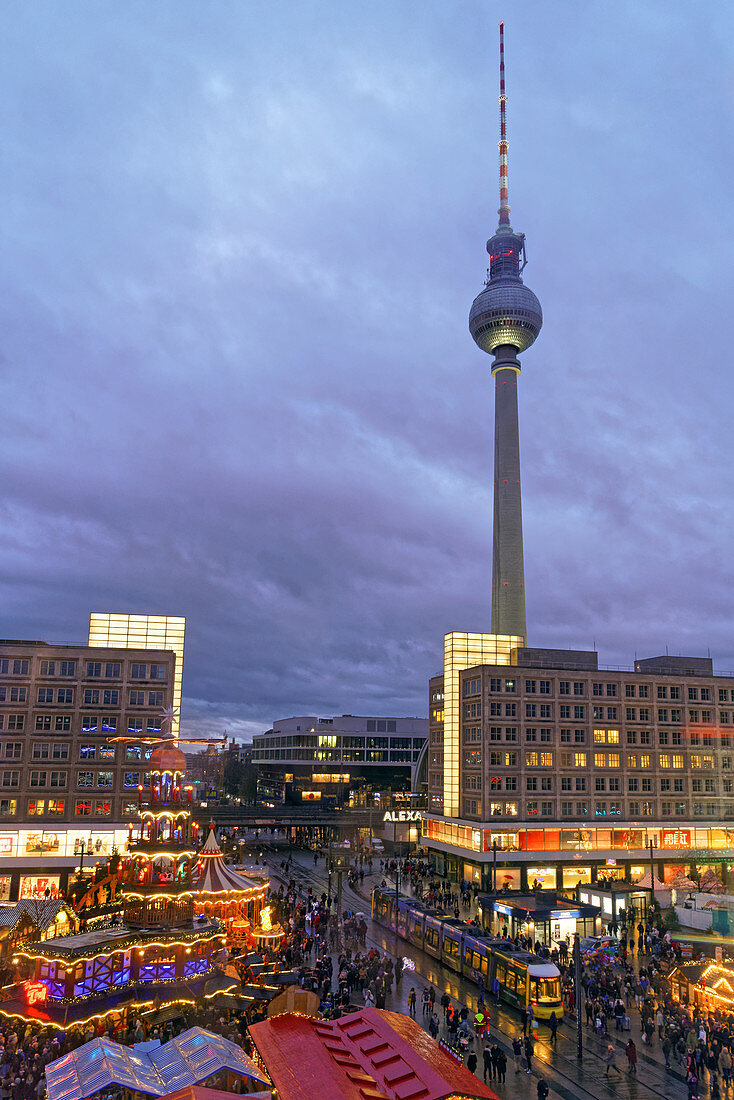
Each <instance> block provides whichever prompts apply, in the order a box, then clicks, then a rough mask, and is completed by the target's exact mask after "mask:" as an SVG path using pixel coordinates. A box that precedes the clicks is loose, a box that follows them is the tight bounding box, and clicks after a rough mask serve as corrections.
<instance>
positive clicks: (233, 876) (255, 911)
mask: <svg viewBox="0 0 734 1100" xmlns="http://www.w3.org/2000/svg"><path fill="white" fill-rule="evenodd" d="M197 869H198V873H199V878H198V880H197V883H196V887H195V892H194V904H195V908H196V912H197V913H205V914H206V915H207V916H208V917H215V918H216V919H217V920H219V921H221V922H222V923H223V924H225V925H226V928H227V939H228V942H229V946H230V947H239V946H245V945H246V946H249V947H252V946H254V942H255V941H254V937H253V934H252V930H253V929H254V928H255V927H256V926H257V925H258V923H259V920H260V913H261V910H262V906H263V899H264V897H265V895H266V893H267V892H268V888H269V884H268V883H267V882H254V881H253V880H252V879H249V878H245V876H244V875H240V874H238V873H237V872H236V871H234V870H233V869H232V868H231V867H228V866H227V864H226V863H225V862H224V854H223V853H222V850H221V848H220V847H219V845H218V843H217V838H216V836H215V835H214V826H213V825H210V827H209V836H208V837H207V840H206V844H205V845H204V847H203V848H202V849H201V851H200V852H199V860H198V865H197Z"/></svg>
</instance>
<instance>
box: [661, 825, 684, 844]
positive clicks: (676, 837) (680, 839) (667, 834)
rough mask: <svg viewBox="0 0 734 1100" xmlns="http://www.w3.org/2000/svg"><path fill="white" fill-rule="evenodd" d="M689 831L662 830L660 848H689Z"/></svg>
mask: <svg viewBox="0 0 734 1100" xmlns="http://www.w3.org/2000/svg"><path fill="white" fill-rule="evenodd" d="M690 846H691V830H690V829H663V830H662V840H661V847H663V848H690Z"/></svg>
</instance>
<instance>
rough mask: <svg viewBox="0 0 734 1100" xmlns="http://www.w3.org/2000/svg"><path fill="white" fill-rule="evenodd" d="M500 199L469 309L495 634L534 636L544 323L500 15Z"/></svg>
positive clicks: (493, 632)
mask: <svg viewBox="0 0 734 1100" xmlns="http://www.w3.org/2000/svg"><path fill="white" fill-rule="evenodd" d="M499 103H500V141H499V155H500V205H499V210H498V214H499V224H498V226H497V230H496V232H495V234H494V236H492V237H491V238H490V239H489V240H488V241H487V252H488V253H489V272H488V277H487V281H486V283H485V286H484V289H483V290H482V291H481V292H480V293H479V294H478V295H477V297H476V298H475V299H474V301H473V303H472V307H471V311H470V313H469V331H470V333H471V335H472V338H473V339H474V342H475V343H476V344H477V346H478V347H480V348H481V349H482V351H486V352H488V353H490V354H491V355H492V356H493V357H494V358H493V362H492V375H493V377H494V380H495V406H494V517H493V544H492V627H491V629H492V634H500V635H518V636H520V637H522V638H525V639H527V630H526V615H525V567H524V561H523V540H522V499H521V492H520V435H519V427H518V414H517V379H518V377H519V375H520V361H519V359H518V355H519V354H520V353H521V352H523V351H525V350H526V349H527V348H529V347H530V346H531V344H533V343H534V341H535V339H536V337H537V335H538V333H539V332H540V329H541V326H542V324H543V312H542V310H541V308H540V302H539V301H538V299H537V298H536V296H535V295H534V294H533V292H532V290H530V289H529V288H528V287H526V286H525V284H524V283H523V281H522V274H521V273H522V271H523V269H524V267H525V263H526V258H525V234H524V233H517V232H515V230H513V228H512V226H511V225H510V206H509V202H508V186H507V149H508V143H507V125H506V95H505V46H504V24H503V23H500V95H499Z"/></svg>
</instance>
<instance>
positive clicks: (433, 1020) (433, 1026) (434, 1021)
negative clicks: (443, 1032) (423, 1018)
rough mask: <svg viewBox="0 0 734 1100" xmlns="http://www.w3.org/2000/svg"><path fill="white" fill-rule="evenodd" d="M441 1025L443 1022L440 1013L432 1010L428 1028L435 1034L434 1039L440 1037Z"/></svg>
mask: <svg viewBox="0 0 734 1100" xmlns="http://www.w3.org/2000/svg"><path fill="white" fill-rule="evenodd" d="M440 1026H441V1023H440V1021H439V1018H438V1013H437V1012H432V1013H431V1015H430V1018H429V1020H428V1030H429V1032H430V1033H431V1035H432V1036H433V1038H434V1039H438V1032H439V1028H440Z"/></svg>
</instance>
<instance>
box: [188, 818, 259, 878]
mask: <svg viewBox="0 0 734 1100" xmlns="http://www.w3.org/2000/svg"><path fill="white" fill-rule="evenodd" d="M198 867H199V881H198V882H197V883H196V887H195V889H196V892H197V893H198V894H245V893H249V892H250V891H252V890H257V889H259V888H261V885H262V884H261V883H259V882H253V881H252V879H249V878H245V876H244V875H238V874H237V872H236V871H233V870H232V868H231V867H228V866H227V864H226V863H225V862H224V855H223V854H222V850H221V848H220V847H219V845H218V844H217V838H216V837H215V835H214V829H213V828H210V830H209V836H208V837H207V839H206V844H205V845H204V847H203V848H202V849H201V851H200V852H199V864H198Z"/></svg>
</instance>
